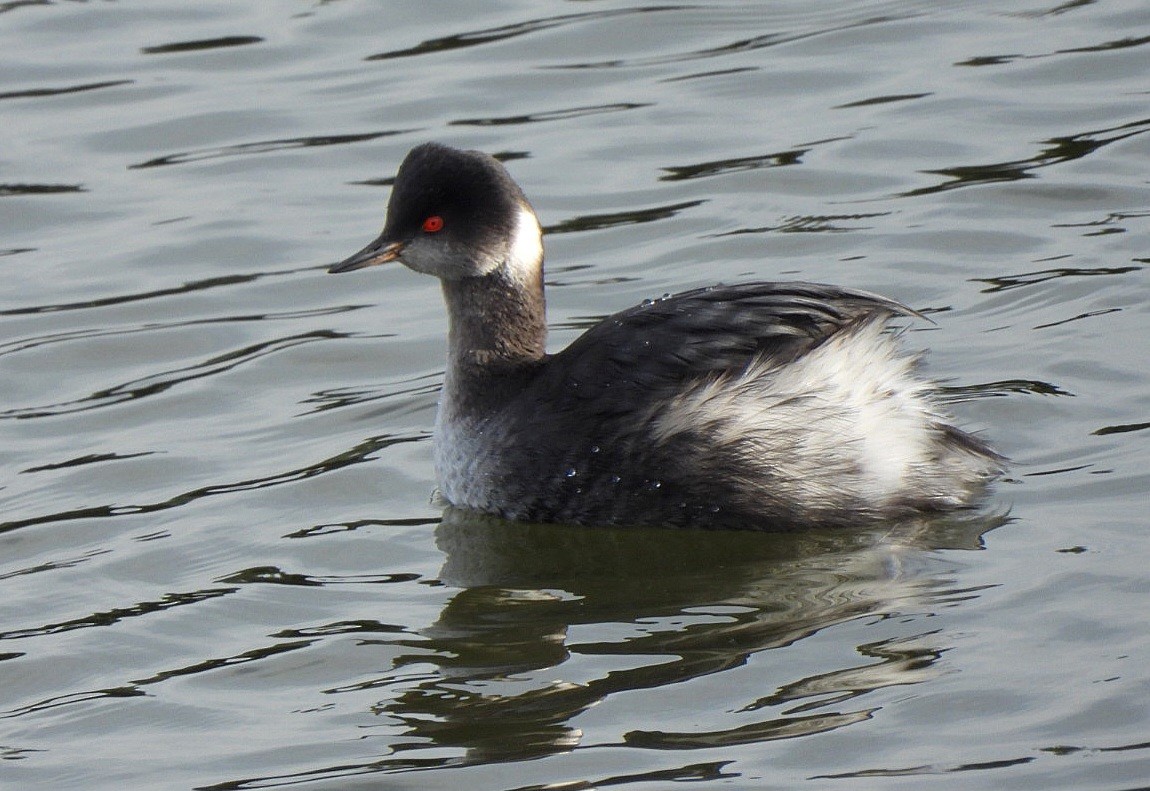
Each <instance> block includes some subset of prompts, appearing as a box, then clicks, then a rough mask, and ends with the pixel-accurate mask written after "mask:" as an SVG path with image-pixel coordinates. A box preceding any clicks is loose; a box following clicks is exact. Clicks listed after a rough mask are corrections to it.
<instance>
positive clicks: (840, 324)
mask: <svg viewBox="0 0 1150 791" xmlns="http://www.w3.org/2000/svg"><path fill="white" fill-rule="evenodd" d="M899 314H913V311H911V310H909V309H908V308H906V307H904V306H902V305H901V304H899V303H897V302H894V301H892V300H888V299H885V298H883V297H879V296H876V295H872V294H867V293H865V292H859V291H852V290H848V289H842V288H837V287H833V286H824V285H817V284H809V283H785V284H777V283H749V284H742V285H737V286H726V287H715V288H707V289H699V290H695V291H689V292H685V293H683V294H678V295H675V296H671V297H665V298H663V299H659V300H653V301H649V302H645V303H643V304H642V305H639V306H636V307H634V308H631V309H629V310H625V311H623V312H621V313H617V314H615V315H613V316H610V317H608V318H606V319H604V320H603V321H602V322H600V323H599V324H597V325H595V326H594V327H592V328H591V329H589V330H588V331H587V332H586V333H585V334H584V335H582V336H581V337H580V338H578V339H577V340H576V341H575V342H574V343H572V344H571V345H570V346H569V347H568V348H567V349H565V350H563V351H562V352H560V353H558V354H556V355H554V356H551V357H548V358H546V359H545V360H544V361H542V362H541V363H539V364H537V365H535V366H533V367H531V368H530V370H526V371H522V372H518V373H517V374H515V375H513V376H511V377H510V378H507V377H504V378H502V379H498V378H497V377H492V379H491V381H489V382H486V383H484V382H479V381H476V382H473V383H470V387H471V388H473V389H474V392H475V393H488V394H490V397H487V398H484V397H478V398H476V399H474V400H472V401H471V402H470V403H468V404H456V405H452V404H444V405H441V418H440V425H439V427H438V430H437V466H438V467H439V468H440V469H439V473H440V480H441V486H442V487H443V489H444V494H445V495H446V496H447V498H448V499H449V500H451V501H452V502H453V503H455V504H456V505H459V506H462V507H470V508H475V509H476V510H483V511H487V512H495V513H499V514H501V515H503V516H505V517H508V518H512V519H520V520H527V521H555V522H569V523H583V524H679V525H693V526H711V527H736V528H738V527H742V528H762V527H769V528H776V529H785V528H788V527H797V526H809V525H817V524H847V523H854V522H858V521H859V520H861V519H869V518H875V517H894V516H898V515H901V514H905V513H907V512H910V511H915V510H923V509H943V508H953V507H957V506H961V505H963V504H965V503H967V502H969V501H971V500H972V499H973V498H975V497H976V496H977V494H978V492H979V491H980V489H981V487H982V485H983V484H984V483H985V482H986V481H987V480H989V479H990V478H992V477H993V476H994V475H995V474H997V472H998V471H999V469H1000V465H1001V459H1000V457H998V456H997V455H996V454H994V452H993V451H991V450H990V449H989V448H987V447H986V446H985V445H984V444H983V443H982V442H981V441H979V440H978V439H976V438H974V437H972V436H971V435H969V434H966V433H964V432H962V431H961V430H959V429H957V428H955V427H954V426H952V425H950V423H949V422H948V421H947V419H946V418H945V417H944V416H942V415H941V413H940V412H939V410H938V408H937V405H936V404H935V403H934V401H933V398H932V388H931V387H930V386H929V385H928V384H926V383H924V382H923V381H922V380H921V379H919V378H918V377H916V376H915V375H914V370H913V369H914V367H915V358H914V357H912V356H908V355H906V354H904V353H902V352H901V351H900V350H899V349H898V345H897V342H896V338H895V337H894V336H893V333H892V332H890V331H889V330H888V328H887V325H888V322H889V321H890V319H891V318H892V317H894V316H896V315H899Z"/></svg>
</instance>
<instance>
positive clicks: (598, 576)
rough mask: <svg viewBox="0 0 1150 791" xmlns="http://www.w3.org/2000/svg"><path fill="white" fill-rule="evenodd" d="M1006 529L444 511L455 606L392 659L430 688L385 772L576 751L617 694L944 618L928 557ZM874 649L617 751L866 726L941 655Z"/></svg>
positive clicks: (403, 702)
mask: <svg viewBox="0 0 1150 791" xmlns="http://www.w3.org/2000/svg"><path fill="white" fill-rule="evenodd" d="M1003 521H1005V520H1004V517H1002V516H987V515H982V516H967V517H966V518H964V519H955V518H950V519H944V520H937V519H935V520H921V521H917V522H912V523H908V524H901V525H898V526H893V527H892V526H889V525H888V526H885V527H883V528H868V529H866V530H855V531H842V530H839V531H833V532H831V531H827V532H805V533H796V534H763V533H752V532H704V531H669V530H657V529H651V530H643V529H640V530H635V529H628V530H622V529H576V528H564V527H556V526H554V525H550V526H549V525H523V524H514V523H508V522H502V521H499V520H494V519H489V518H485V517H477V516H476V515H474V514H469V513H464V512H458V511H453V510H450V509H449V510H448V511H447V512H446V513H445V517H444V521H443V522H442V523H441V525H440V526H439V528H438V530H437V533H436V538H437V542H438V544H439V547H440V549H441V550H442V551H443V552H444V553H445V555H446V560H445V562H444V565H443V568H442V570H441V574H440V578H441V581H442V582H443V583H444V584H446V585H449V586H452V587H457V588H459V592H458V593H456V594H455V595H454V596H453V597H452V598H451V600H450V601H449V602H448V604H447V605H446V606H445V607H444V609H443V610H442V612H441V614H440V616H439V618H438V620H437V621H436V622H435V623H434V624H433V625H431V626H430V627H429V628H427V629H425V630H423V631H422V632H421V638H422V639H420V640H418V641H412V642H411V643H409V645H411V646H412V647H413V648H414V647H418V648H419V649H420V650H419V651H418V654H410V655H407V656H405V657H401V658H400V660H399V662H400V664H401V665H405V664H412V665H414V664H417V663H418V664H420V665H423V666H425V667H426V666H427V664H428V663H430V664H432V665H434V666H435V671H434V672H432V673H431V674H430V675H429V676H428V677H427V678H426V679H425V680H424V681H423V682H422V683H418V684H416V685H415V686H412V687H409V688H408V689H407V690H406V691H405V692H403V693H402V694H400V695H399V696H398V697H397V698H394V699H391V700H389V701H387V702H386V703H382V704H381V707H380V713H385V714H387V715H389V716H391V717H393V718H398V719H399V720H400V721H402V722H403V723H404V725H405V727H406V730H407V735H408V736H409V737H411V738H410V739H401V740H400V741H401V742H402V743H403V744H398V745H394V747H395V750H396V752H395V753H393V758H392V760H393V761H394V760H395V759H399V762H401V763H402V762H403V759H402V758H401V757H400V754H402V753H403V752H405V751H414V753H409V755H410V756H411V757H412V758H415V756H416V755H419V754H420V753H422V751H424V750H426V749H428V748H438V749H443V748H448V749H451V751H452V753H453V754H454V755H455V757H454V758H453V759H451V760H450V761H448V762H447V763H450V764H453V765H457V766H458V765H460V764H462V765H473V764H477V763H488V762H501V761H510V760H523V759H527V758H533V757H541V756H545V755H550V754H553V753H556V752H560V751H565V750H569V749H572V748H573V747H574V746H575V745H577V744H579V743H581V741H582V739H583V734H582V733H581V732H580V731H579V730H578V728H577V727H576V726H575V725H574V724H572V721H573V719H575V717H576V715H578V714H580V713H581V712H583V711H584V710H586V709H587V708H588V707H590V706H592V705H594V704H596V703H598V702H600V701H603V700H605V699H607V698H608V697H610V696H612V695H613V694H614V693H624V692H629V691H634V690H651V689H658V688H669V687H670V686H671V685H676V684H681V683H684V682H690V681H692V680H694V679H698V678H701V677H703V676H706V675H709V674H714V673H721V672H724V671H727V670H729V669H731V668H736V667H739V666H742V665H743V664H744V663H746V661H747V659H748V657H750V656H751V655H753V654H755V653H756V652H760V651H764V650H767V649H772V648H778V647H782V646H789V645H792V644H794V643H796V642H797V641H800V640H802V639H803V638H805V637H808V636H809V635H812V634H815V633H816V632H819V631H820V630H822V629H825V628H827V627H829V626H832V625H834V624H839V623H842V622H844V621H848V620H851V619H856V618H860V617H872V618H877V617H884V616H888V615H891V614H893V613H897V612H906V611H908V610H913V611H916V612H923V611H929V609H930V608H931V607H932V606H935V607H939V608H941V607H943V606H946V605H948V604H949V603H951V602H952V601H953V600H954V599H955V598H956V597H962V596H966V595H971V592H970V591H959V590H957V589H956V585H955V583H954V581H953V579H952V576H953V574H952V567H951V566H950V565H949V564H948V563H947V562H946V561H944V560H943V559H940V558H939V557H938V553H936V552H934V550H942V549H977V548H979V547H981V536H982V535H983V534H984V533H985V532H987V531H989V530H991V529H993V528H994V527H997V526H998V525H1000V524H1001V523H1002V522H1003ZM879 637H880V639H877V640H873V641H869V642H867V643H865V644H863V645H859V646H852V647H853V648H854V652H853V657H854V662H853V663H852V664H851V665H850V666H849V667H844V668H841V669H839V670H833V671H830V672H826V671H825V669H824V672H821V673H819V674H817V675H812V676H809V677H801V676H800V677H788V678H771V679H764V680H763V685H762V687H759V688H757V689H755V690H751V691H749V692H748V695H747V699H746V703H745V706H744V707H743V709H742V710H741V711H742V712H762V714H763V718H762V719H758V720H756V721H755V722H753V723H752V724H750V725H748V724H746V723H745V718H742V719H740V720H739V722H740V723H741V724H739V725H738V727H732V728H730V729H726V730H712V731H705V732H691V733H675V732H667V731H660V730H654V729H651V730H630V731H629V732H627V733H626V734H625V736H624V737H623V738H624V743H626V744H630V745H634V746H642V747H646V748H656V749H670V750H675V749H691V748H697V747H713V746H721V745H725V744H740V743H749V742H757V741H763V740H770V739H779V738H789V737H796V736H802V735H806V734H810V733H818V732H822V731H827V730H831V729H834V728H838V727H842V726H844V725H847V724H850V723H852V722H857V721H859V720H863V719H867V718H868V717H870V716H871V714H872V712H873V707H870V708H868V707H867V706H866V705H865V704H863V703H862V702H861V701H859V700H857V698H860V697H863V696H865V695H866V694H867V693H868V692H870V691H873V690H875V689H879V688H883V687H887V686H892V685H899V684H913V683H920V682H922V681H925V680H927V679H929V678H931V677H933V676H934V675H935V674H936V672H937V671H936V670H935V669H934V667H933V666H934V664H935V662H936V660H937V658H938V656H939V655H940V653H941V651H942V650H944V649H945V646H940V645H939V644H938V638H937V636H931V632H926V633H925V634H924V635H919V636H911V637H908V636H906V635H905V634H900V635H897V636H892V635H891V633H889V632H884V633H883V635H879ZM883 637H885V639H881V638H883ZM592 658H595V659H592ZM564 664H567V665H568V668H563V667H562V666H563V665H564ZM565 669H569V670H570V672H569V673H568V674H566V675H565V674H564V673H563V671H564V670H565ZM796 672H801V668H800V669H798V670H797V671H796ZM656 724H657V723H656ZM405 745H406V746H405ZM452 748H454V749H452ZM424 754H426V753H424ZM433 762H434V759H433ZM413 763H414V764H419V763H421V762H420V760H419V759H418V758H415V761H414V762H413ZM381 768H382V767H381ZM392 768H393V769H394V768H398V767H397V766H395V765H394V764H393V766H392ZM411 768H414V766H413V767H411Z"/></svg>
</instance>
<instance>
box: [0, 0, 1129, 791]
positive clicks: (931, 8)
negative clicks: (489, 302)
mask: <svg viewBox="0 0 1150 791" xmlns="http://www.w3.org/2000/svg"><path fill="white" fill-rule="evenodd" d="M943 7H944V8H943ZM0 41H2V42H3V47H0V113H2V118H3V124H2V126H0V128H2V129H3V131H2V132H0V136H2V139H3V141H4V144H3V147H2V149H0V233H2V235H0V266H2V267H3V269H2V272H3V275H4V280H5V288H4V289H3V292H2V295H0V333H2V334H0V463H2V464H3V476H2V478H0V486H2V487H3V488H2V490H0V498H2V502H3V510H2V512H0V519H2V520H3V522H2V524H0V602H2V605H0V660H2V661H0V758H2V759H4V760H3V763H2V764H0V784H4V786H5V787H12V788H22V789H23V788H50V789H63V788H85V789H96V788H99V789H104V788H107V789H113V788H115V789H120V788H141V789H142V788H147V789H153V788H155V789H168V788H171V789H190V788H211V789H229V788H231V789H240V788H266V787H276V786H288V785H290V786H292V787H296V788H316V789H320V788H324V789H336V788H338V789H359V788H364V789H366V788H421V789H424V788H426V789H436V788H444V789H456V788H460V787H465V788H474V789H507V790H508V791H510V789H521V790H522V789H543V788H555V789H560V788H561V789H577V788H607V787H625V788H635V789H639V788H642V789H663V788H669V787H672V785H673V784H676V783H685V782H688V781H690V782H692V783H694V784H695V785H696V786H699V787H704V788H720V787H721V788H724V789H729V788H738V789H773V788H780V789H781V788H788V789H789V788H811V789H824V788H825V789H843V788H845V789H867V790H868V791H869V789H879V788H916V789H917V788H924V787H930V788H936V787H938V788H943V787H945V788H962V789H968V788H995V789H1051V788H1065V789H1099V790H1105V791H1118V790H1119V789H1135V788H1143V789H1144V788H1146V783H1147V782H1148V781H1147V778H1150V727H1148V722H1150V717H1148V710H1147V708H1148V701H1150V639H1148V637H1147V630H1146V625H1145V624H1146V612H1147V608H1148V606H1150V604H1148V601H1147V593H1148V587H1150V585H1148V583H1147V577H1146V570H1145V560H1144V558H1145V557H1146V555H1147V553H1148V552H1150V538H1148V537H1147V532H1148V531H1147V517H1146V513H1147V510H1148V509H1147V492H1148V491H1150V474H1148V473H1147V469H1148V468H1150V453H1148V451H1147V444H1146V439H1147V436H1148V433H1147V432H1148V430H1150V422H1148V421H1150V396H1148V395H1147V394H1148V392H1150V387H1148V385H1150V381H1148V380H1150V374H1148V368H1150V366H1148V364H1147V361H1148V359H1150V356H1148V354H1147V349H1148V346H1150V344H1148V342H1147V340H1146V339H1147V337H1148V336H1150V310H1148V308H1147V306H1148V305H1150V283H1148V279H1147V264H1148V263H1150V156H1148V155H1150V135H1147V134H1146V133H1147V132H1148V131H1150V58H1148V57H1147V53H1148V47H1150V6H1147V4H1146V3H1145V2H1142V1H1141V0H1114V1H1113V2H1109V1H1106V0H1095V1H1091V0H1070V1H1069V2H1063V3H1054V2H1047V3H1044V2H1043V0H1008V2H1005V3H1003V2H998V3H989V2H965V3H951V4H935V3H925V2H915V1H914V0H890V2H879V1H878V0H876V1H875V2H855V3H848V2H844V1H843V0H835V2H824V3H817V4H812V3H805V2H804V3H799V2H773V3H764V2H739V3H718V2H708V1H707V0H704V1H703V2H695V3H691V4H676V3H663V4H647V5H627V4H625V3H622V2H614V0H569V1H567V2H560V0H535V2H530V1H529V0H518V1H517V2H516V1H509V2H503V3H487V4H466V3H439V4H430V5H429V4H425V3H416V2H396V3H388V4H377V3H369V2H362V1H355V0H344V1H343V2H323V1H322V0H321V1H319V2H314V1H313V2H298V1H294V0H293V1H291V2H281V3H262V4H257V3H243V4H241V3H224V2H204V3H182V2H175V1H174V0H168V1H167V2H162V1H161V0H156V1H155V2H147V3H126V2H51V1H50V0H11V1H10V2H0ZM426 139H438V140H442V141H444V142H449V143H453V144H457V145H465V146H469V147H478V148H482V149H484V150H487V151H490V152H493V153H495V154H497V155H499V156H500V157H501V158H502V159H504V160H505V161H507V163H508V166H509V167H510V169H511V170H512V172H513V174H514V175H515V177H516V178H517V179H518V180H519V181H520V182H521V183H522V184H523V185H524V187H525V189H526V190H527V192H528V195H529V196H530V197H531V199H532V201H533V202H534V204H535V206H536V208H537V209H538V210H539V212H540V215H541V216H542V218H543V221H544V223H545V225H546V226H547V229H548V231H549V234H548V238H547V243H548V255H549V259H548V260H549V264H548V285H549V289H550V290H549V302H550V309H551V314H550V317H551V326H552V344H553V346H554V347H556V348H558V347H560V346H562V345H563V344H565V343H567V342H569V341H570V340H571V339H572V338H574V337H575V336H576V335H577V334H578V332H579V331H580V329H581V328H582V327H584V326H586V325H587V324H588V323H590V322H591V321H593V320H594V319H595V318H596V317H599V316H602V315H604V314H606V313H609V312H611V311H613V310H616V309H620V308H623V307H626V306H628V305H630V304H633V303H635V302H637V301H639V300H641V299H643V298H645V297H651V296H658V295H659V294H662V293H664V292H669V291H679V290H684V289H687V288H690V287H694V286H698V285H703V284H707V283H712V282H716V281H726V282H733V281H738V280H741V279H750V278H761V279H774V278H788V277H795V278H802V279H809V280H817V281H830V282H838V283H844V284H847V285H851V286H855V287H861V288H867V289H871V290H875V291H880V292H883V293H887V294H890V295H892V296H894V297H897V298H899V299H902V300H904V301H906V302H908V303H909V304H911V305H913V306H915V307H917V308H919V309H921V310H922V311H924V312H926V313H928V314H929V315H930V316H931V317H932V318H933V319H934V321H935V322H936V323H935V324H934V325H929V324H925V323H923V324H921V325H919V326H916V327H914V328H912V331H911V332H909V333H908V334H907V342H908V343H909V344H912V345H918V346H921V347H927V346H929V347H930V348H931V349H932V352H931V355H930V360H929V362H930V371H931V373H932V374H934V375H936V376H937V377H939V378H940V379H942V380H943V381H944V384H945V386H946V387H947V388H948V397H949V398H950V399H951V400H952V401H953V402H954V411H955V412H956V413H957V414H958V415H959V417H960V421H961V423H962V424H963V425H964V426H966V427H968V428H973V429H976V430H981V431H983V432H985V434H986V435H987V436H990V437H992V438H993V439H994V441H995V443H996V444H997V445H998V447H999V448H1000V449H1002V450H1003V451H1004V452H1005V453H1007V454H1008V455H1010V456H1011V457H1012V458H1013V459H1014V460H1015V462H1016V466H1015V467H1014V470H1013V472H1012V476H1011V478H1010V480H1008V481H1006V482H1004V483H1003V484H1002V485H1001V486H1000V487H999V490H998V493H997V495H996V497H995V499H994V501H993V502H992V503H991V505H990V508H989V509H988V510H987V512H986V513H985V514H981V515H977V516H971V517H970V518H968V519H965V520H952V521H947V522H933V523H932V522H924V523H916V524H908V525H898V526H893V527H887V528H884V529H882V530H867V531H860V532H855V531H847V532H841V533H826V534H824V533H819V534H810V535H801V536H769V535H758V534H731V535H729V534H711V533H694V532H692V531H684V532H678V533H668V532H666V531H662V532H660V531H611V530H567V529H554V528H534V527H525V526H511V525H500V524H491V523H487V522H484V521H482V520H476V519H474V518H468V517H465V516H463V515H460V514H455V513H447V514H443V513H442V512H441V511H440V509H439V508H438V507H437V506H435V505H433V504H431V502H430V501H429V495H430V493H431V491H432V489H433V486H434V481H433V474H432V470H431V465H430V443H429V442H428V439H429V431H430V427H431V425H432V422H433V416H434V410H435V401H436V394H437V389H438V386H439V382H440V379H441V375H442V362H441V356H442V349H443V333H444V319H443V315H442V308H441V305H440V297H439V292H438V288H437V287H436V286H435V284H434V283H433V282H431V281H429V280H427V279H426V278H422V277H419V276H417V275H414V274H412V273H411V272H408V271H407V270H405V269H403V268H401V267H395V268H392V269H387V268H385V269H379V270H371V271H370V272H365V273H362V274H359V275H354V276H353V275H346V276H342V277H338V278H333V277H328V276H327V275H325V274H324V269H325V266H326V265H327V264H329V263H331V262H332V261H334V260H337V259H339V258H341V257H343V256H344V255H346V254H349V253H350V252H352V251H354V250H355V249H358V248H359V246H361V245H362V244H363V243H364V242H366V241H367V240H368V239H370V238H371V237H372V236H373V235H374V234H375V233H376V231H377V230H378V227H379V225H380V224H381V222H382V214H383V207H384V205H385V202H386V198H387V195H388V185H389V180H390V178H391V177H392V175H393V174H394V171H395V168H396V166H397V164H398V162H399V161H400V159H401V158H402V156H403V154H404V153H405V152H406V150H407V149H408V148H410V147H411V146H412V145H414V144H415V143H417V142H421V141H423V140H426Z"/></svg>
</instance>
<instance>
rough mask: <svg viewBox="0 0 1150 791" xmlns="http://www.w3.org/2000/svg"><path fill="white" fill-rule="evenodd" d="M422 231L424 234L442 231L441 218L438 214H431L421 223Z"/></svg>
mask: <svg viewBox="0 0 1150 791" xmlns="http://www.w3.org/2000/svg"><path fill="white" fill-rule="evenodd" d="M423 230H424V231H425V232H426V233H435V232H436V231H441V230H443V218H442V217H440V216H439V215H438V214H433V215H432V216H430V217H428V218H427V219H426V220H424V221H423Z"/></svg>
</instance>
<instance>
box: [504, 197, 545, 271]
mask: <svg viewBox="0 0 1150 791" xmlns="http://www.w3.org/2000/svg"><path fill="white" fill-rule="evenodd" d="M542 260H543V229H542V228H540V227H539V218H538V217H536V216H535V212H533V211H531V207H529V206H520V207H519V213H518V215H517V216H516V218H515V230H514V231H513V233H512V237H511V244H510V246H509V247H508V254H507V271H508V273H509V274H510V275H511V277H512V279H514V280H515V281H516V282H518V283H524V284H528V283H532V282H534V280H535V278H536V277H537V276H538V272H539V265H540V262H541V261H542Z"/></svg>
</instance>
